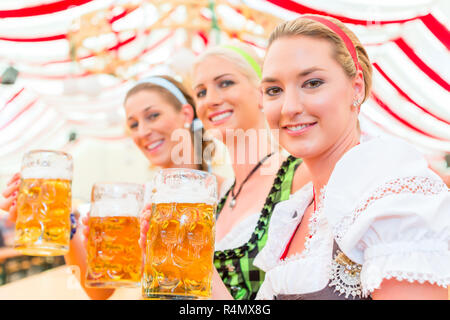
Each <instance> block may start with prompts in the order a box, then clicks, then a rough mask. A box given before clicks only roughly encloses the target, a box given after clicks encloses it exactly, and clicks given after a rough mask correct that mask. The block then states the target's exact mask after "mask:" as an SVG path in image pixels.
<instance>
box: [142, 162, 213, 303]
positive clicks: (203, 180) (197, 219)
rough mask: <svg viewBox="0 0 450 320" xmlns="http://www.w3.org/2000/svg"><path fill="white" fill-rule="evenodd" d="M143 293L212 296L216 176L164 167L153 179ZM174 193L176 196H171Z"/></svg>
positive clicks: (166, 296) (174, 296)
mask: <svg viewBox="0 0 450 320" xmlns="http://www.w3.org/2000/svg"><path fill="white" fill-rule="evenodd" d="M153 187H154V188H155V190H157V191H155V193H154V194H153V196H152V213H151V217H150V221H149V229H148V232H147V243H146V251H145V258H144V275H143V283H142V294H143V297H144V298H145V299H208V298H210V297H211V288H212V286H211V284H212V283H211V281H212V275H213V255H214V235H215V211H216V190H217V189H216V188H217V185H216V180H215V177H214V176H213V175H211V174H208V173H206V172H202V171H197V170H189V169H165V170H162V172H161V173H160V174H159V177H156V178H155V180H154V186H153ZM170 199H172V201H170Z"/></svg>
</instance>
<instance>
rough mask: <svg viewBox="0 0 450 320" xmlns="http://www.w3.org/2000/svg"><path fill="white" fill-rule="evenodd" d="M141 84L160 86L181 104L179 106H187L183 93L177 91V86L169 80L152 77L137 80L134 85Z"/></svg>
mask: <svg viewBox="0 0 450 320" xmlns="http://www.w3.org/2000/svg"><path fill="white" fill-rule="evenodd" d="M141 83H151V84H155V85H157V86H160V87H162V88H164V89H166V90H167V91H169V92H170V93H171V94H172V95H174V96H175V98H177V99H178V101H180V102H181V104H189V103H188V102H187V100H186V98H185V97H184V95H183V93H182V92H181V90H180V89H178V88H177V86H176V85H174V84H173V83H172V82H170V81H169V80H166V79H164V78H160V77H157V76H152V77H148V78H144V79H142V80H139V81H138V82H137V84H136V85H138V84H141Z"/></svg>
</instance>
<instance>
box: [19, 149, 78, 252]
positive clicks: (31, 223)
mask: <svg viewBox="0 0 450 320" xmlns="http://www.w3.org/2000/svg"><path fill="white" fill-rule="evenodd" d="M72 171H73V163H72V157H71V156H70V155H69V154H67V153H64V152H59V151H50V150H33V151H30V152H28V153H26V154H25V155H24V157H23V160H22V169H21V176H22V181H21V184H20V188H19V195H18V199H17V220H16V229H15V239H14V247H15V248H16V249H17V250H19V251H21V252H22V253H23V254H25V255H32V256H57V255H64V254H66V253H67V252H68V250H69V242H70V228H71V223H70V212H71V209H72V192H71V185H72Z"/></svg>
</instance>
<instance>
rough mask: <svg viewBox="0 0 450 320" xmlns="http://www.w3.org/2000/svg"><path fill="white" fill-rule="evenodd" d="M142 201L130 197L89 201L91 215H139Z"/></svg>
mask: <svg viewBox="0 0 450 320" xmlns="http://www.w3.org/2000/svg"><path fill="white" fill-rule="evenodd" d="M141 210H142V203H141V202H139V201H137V200H136V197H134V199H133V198H132V197H130V198H125V199H107V200H100V201H94V202H92V203H91V211H90V216H91V217H102V218H103V217H113V216H116V217H117V216H120V217H139V215H140V213H141Z"/></svg>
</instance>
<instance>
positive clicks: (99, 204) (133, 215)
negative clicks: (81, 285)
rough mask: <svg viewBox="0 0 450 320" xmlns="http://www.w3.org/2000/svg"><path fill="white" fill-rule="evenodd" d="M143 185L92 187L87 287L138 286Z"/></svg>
mask: <svg viewBox="0 0 450 320" xmlns="http://www.w3.org/2000/svg"><path fill="white" fill-rule="evenodd" d="M143 198H144V186H143V185H140V184H134V183H97V184H95V185H94V187H93V188H92V199H91V211H90V216H89V236H88V244H87V255H88V264H87V272H86V286H88V287H97V288H98V287H102V288H116V287H139V286H140V283H141V276H142V249H141V247H140V246H139V237H140V221H139V214H140V212H141V210H142V205H143Z"/></svg>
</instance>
